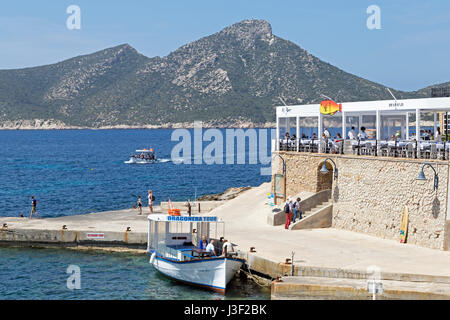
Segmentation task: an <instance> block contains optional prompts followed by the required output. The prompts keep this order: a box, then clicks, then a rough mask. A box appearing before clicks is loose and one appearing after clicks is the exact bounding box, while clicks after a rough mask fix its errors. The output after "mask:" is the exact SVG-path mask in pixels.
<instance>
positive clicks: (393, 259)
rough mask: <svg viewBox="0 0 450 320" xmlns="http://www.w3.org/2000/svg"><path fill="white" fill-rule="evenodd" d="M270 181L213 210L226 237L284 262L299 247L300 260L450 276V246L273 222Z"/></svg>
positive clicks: (243, 248) (310, 263)
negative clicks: (442, 247)
mask: <svg viewBox="0 0 450 320" xmlns="http://www.w3.org/2000/svg"><path fill="white" fill-rule="evenodd" d="M268 192H270V183H265V184H263V185H261V186H259V187H257V188H253V189H250V190H248V191H245V192H244V193H242V194H241V195H240V196H238V197H237V198H235V199H233V200H230V201H228V202H227V203H225V204H224V205H222V206H220V207H219V208H217V209H214V210H213V211H211V212H210V215H214V216H218V217H221V218H223V220H224V221H225V222H226V223H225V230H226V238H227V239H228V240H229V241H231V242H233V243H236V244H238V247H237V249H238V250H241V251H248V250H249V248H250V247H256V251H257V254H258V256H261V257H264V258H266V259H268V260H271V261H274V262H284V261H285V259H286V258H290V257H291V251H294V252H295V257H294V263H295V265H298V266H310V267H324V268H340V269H347V270H359V271H363V272H366V269H367V267H369V266H371V265H376V266H378V267H380V268H381V272H389V273H402V274H404V273H408V274H420V275H432V276H444V277H450V251H440V250H434V249H427V248H422V247H418V246H415V245H410V244H401V243H399V242H397V241H393V240H385V239H379V238H376V237H373V236H368V235H364V234H360V233H355V232H351V231H345V230H338V229H333V228H326V229H311V230H293V231H289V230H285V229H284V225H283V226H276V227H273V226H269V225H268V224H267V212H268V211H270V210H271V209H270V207H269V206H268V205H266V204H264V202H265V199H266V198H267V193H268Z"/></svg>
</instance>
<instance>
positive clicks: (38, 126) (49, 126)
mask: <svg viewBox="0 0 450 320" xmlns="http://www.w3.org/2000/svg"><path fill="white" fill-rule="evenodd" d="M202 127H203V128H237V129H240V128H242V129H246V128H275V127H276V124H275V122H265V123H254V122H250V121H236V122H227V123H217V122H212V121H211V122H206V121H205V122H203V123H202ZM191 128H194V123H193V122H181V123H165V124H161V125H150V124H149V125H125V124H118V125H109V126H98V127H89V126H71V125H67V124H65V123H64V122H62V121H60V120H55V119H46V120H45V119H33V120H16V121H9V120H8V121H5V122H2V123H0V130H110V129H124V130H126V129H191Z"/></svg>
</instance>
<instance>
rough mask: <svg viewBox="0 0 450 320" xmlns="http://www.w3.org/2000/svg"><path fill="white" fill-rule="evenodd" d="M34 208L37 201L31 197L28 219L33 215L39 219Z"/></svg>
mask: <svg viewBox="0 0 450 320" xmlns="http://www.w3.org/2000/svg"><path fill="white" fill-rule="evenodd" d="M36 206H37V200H36V199H35V198H34V196H31V214H30V219H31V218H32V217H33V213H34V214H35V215H36V217H38V218H39V216H38V214H37V211H36Z"/></svg>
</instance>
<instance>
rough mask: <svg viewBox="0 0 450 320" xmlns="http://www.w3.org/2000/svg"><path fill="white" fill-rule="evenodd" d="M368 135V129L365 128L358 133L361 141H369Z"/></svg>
mask: <svg viewBox="0 0 450 320" xmlns="http://www.w3.org/2000/svg"><path fill="white" fill-rule="evenodd" d="M367 137H368V136H367V133H366V128H365V127H361V131H359V133H358V139H359V140H361V141H364V140H367Z"/></svg>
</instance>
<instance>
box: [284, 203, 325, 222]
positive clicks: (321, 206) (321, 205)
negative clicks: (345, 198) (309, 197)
mask: <svg viewBox="0 0 450 320" xmlns="http://www.w3.org/2000/svg"><path fill="white" fill-rule="evenodd" d="M330 203H331V200H328V201H326V202H321V203H319V204H318V205H316V206H315V207H314V208H311V209H310V210H307V211H305V212H303V215H302V218H303V219H304V218H306V217H309V216H311V215H313V214H314V213H316V212H317V211H319V210H320V209H322V208H324V207H326V206H328V205H329V204H330ZM296 221H297V222H298V221H300V219H299V218H297V219H296ZM294 222H295V221H293V222H292V223H294Z"/></svg>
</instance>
